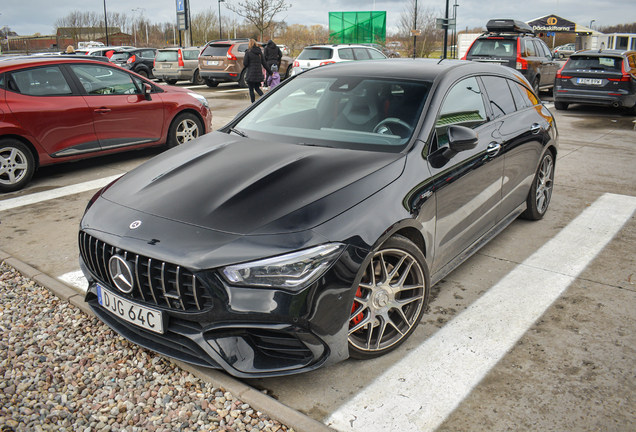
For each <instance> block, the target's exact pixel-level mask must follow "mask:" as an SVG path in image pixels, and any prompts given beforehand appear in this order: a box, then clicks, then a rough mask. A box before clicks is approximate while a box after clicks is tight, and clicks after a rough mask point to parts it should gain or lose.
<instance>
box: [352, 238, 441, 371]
mask: <svg viewBox="0 0 636 432" xmlns="http://www.w3.org/2000/svg"><path fill="white" fill-rule="evenodd" d="M385 270H387V271H388V274H386V273H385ZM360 271H361V272H363V274H362V278H361V280H360V285H359V286H358V287H357V289H356V293H355V297H354V300H353V304H352V306H351V316H350V318H349V355H350V356H351V357H352V358H356V359H361V360H363V359H371V358H376V357H379V356H382V355H384V354H386V353H388V352H390V351H393V350H394V349H395V348H397V347H398V346H400V345H401V344H402V343H403V342H404V341H405V340H406V339H408V338H409V336H411V334H412V333H413V331H415V328H416V327H417V325H418V324H419V322H420V320H421V318H422V314H423V313H424V311H425V310H426V307H427V305H428V296H429V291H430V276H429V271H428V267H427V265H426V261H425V259H424V255H423V254H422V251H421V250H420V249H418V248H417V246H415V244H413V242H411V241H410V240H408V239H407V238H406V237H403V236H401V235H394V236H392V237H390V238H389V239H388V240H387V241H386V242H385V243H384V244H383V245H382V246H381V247H380V249H379V250H377V251H376V252H374V253H373V258H372V259H371V261H370V262H369V263H368V264H367V265H366V267H365V268H363V269H361V270H360ZM387 279H388V281H387Z"/></svg>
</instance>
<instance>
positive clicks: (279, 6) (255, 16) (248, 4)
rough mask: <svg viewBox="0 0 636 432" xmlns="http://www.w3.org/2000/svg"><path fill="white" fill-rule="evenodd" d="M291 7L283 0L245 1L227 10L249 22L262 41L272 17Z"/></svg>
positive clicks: (272, 20) (272, 19)
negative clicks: (256, 30)
mask: <svg viewBox="0 0 636 432" xmlns="http://www.w3.org/2000/svg"><path fill="white" fill-rule="evenodd" d="M290 7H291V5H290V4H286V3H285V0H245V1H240V2H238V4H236V5H230V4H228V5H227V8H228V9H229V10H231V11H233V12H236V13H237V14H238V15H240V16H242V17H244V18H246V19H247V20H249V21H250V22H251V23H252V24H254V26H255V27H256V28H257V29H258V31H259V33H260V34H261V41H262V40H263V33H264V32H265V30H267V29H268V28H269V27H270V26H271V25H272V23H273V22H274V16H276V14H278V13H279V12H284V11H286V10H287V9H289V8H290Z"/></svg>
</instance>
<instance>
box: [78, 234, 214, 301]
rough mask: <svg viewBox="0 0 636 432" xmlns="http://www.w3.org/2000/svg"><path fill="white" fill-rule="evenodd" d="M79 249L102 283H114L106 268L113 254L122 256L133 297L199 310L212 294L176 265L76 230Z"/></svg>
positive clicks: (111, 285) (184, 269)
mask: <svg viewBox="0 0 636 432" xmlns="http://www.w3.org/2000/svg"><path fill="white" fill-rule="evenodd" d="M79 249H80V253H81V254H82V259H83V260H84V263H85V264H86V266H87V267H88V269H89V270H90V272H91V273H92V274H93V276H95V277H96V278H97V279H98V280H99V281H100V282H102V283H103V284H105V285H107V286H110V287H114V286H115V284H114V282H113V279H112V277H111V275H110V272H109V271H108V262H109V260H110V258H111V257H112V256H113V255H119V256H121V257H123V258H124V259H125V260H126V261H127V262H128V263H129V264H130V265H131V268H132V270H133V273H134V279H135V284H134V288H133V291H132V293H130V295H131V296H132V298H133V299H135V300H137V301H139V302H142V303H148V304H151V305H155V306H160V307H164V308H167V309H175V310H178V311H186V312H190V311H202V310H206V309H209V308H210V307H211V306H212V298H211V296H210V295H209V293H208V291H207V290H206V288H205V286H203V284H202V283H201V281H200V280H199V279H198V278H197V277H196V276H195V275H194V274H193V273H192V272H191V271H190V270H188V269H186V268H183V267H181V266H179V265H176V264H172V263H168V262H165V261H159V260H156V259H152V258H149V257H145V256H142V255H138V254H134V253H132V252H129V251H125V250H123V249H119V248H116V247H114V246H111V245H109V244H108V243H105V242H103V241H101V240H99V239H96V238H95V237H93V236H91V235H89V234H87V233H85V232H83V231H80V233H79Z"/></svg>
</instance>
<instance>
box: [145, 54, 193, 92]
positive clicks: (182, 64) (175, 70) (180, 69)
mask: <svg viewBox="0 0 636 432" xmlns="http://www.w3.org/2000/svg"><path fill="white" fill-rule="evenodd" d="M200 51H201V48H199V47H188V48H164V49H160V50H157V56H156V57H155V63H154V66H153V67H152V73H153V75H154V76H155V77H157V78H159V79H162V80H164V81H165V82H167V83H168V84H170V85H173V84H176V82H177V81H179V80H188V81H192V84H196V85H202V84H204V81H203V78H201V75H200V74H199V52H200Z"/></svg>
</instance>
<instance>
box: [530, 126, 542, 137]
mask: <svg viewBox="0 0 636 432" xmlns="http://www.w3.org/2000/svg"><path fill="white" fill-rule="evenodd" d="M530 132H532V133H533V134H535V135H536V134H538V133H539V132H541V126H540V125H539V123H533V124H532V126H530Z"/></svg>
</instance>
